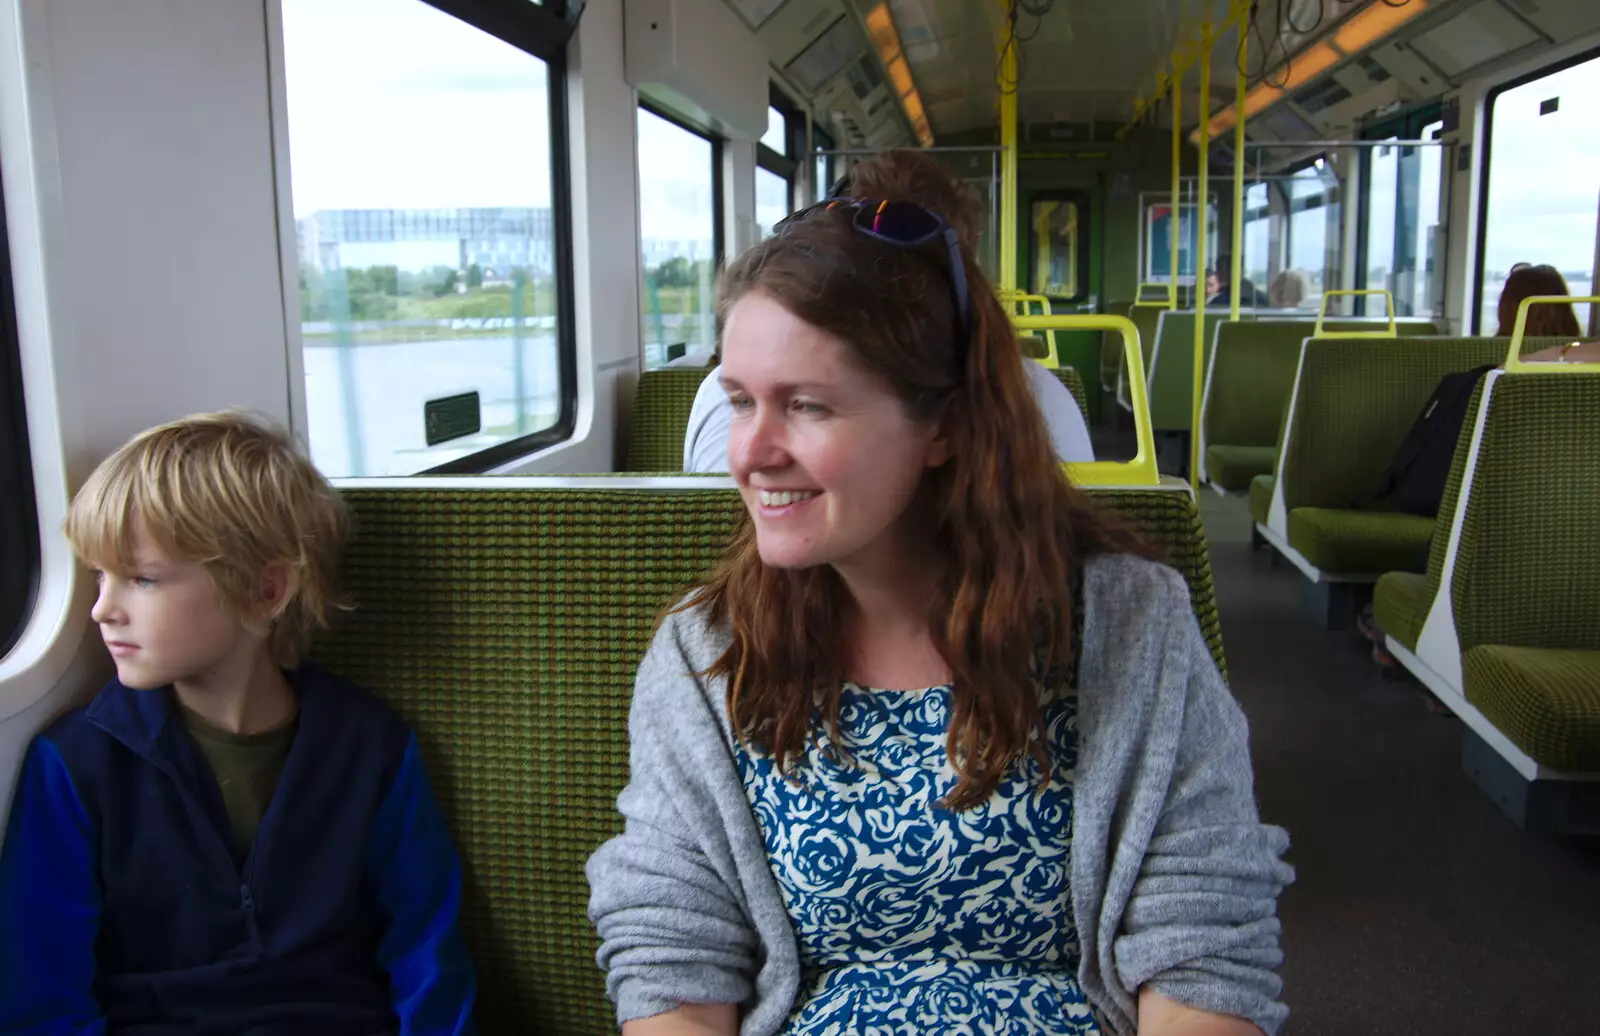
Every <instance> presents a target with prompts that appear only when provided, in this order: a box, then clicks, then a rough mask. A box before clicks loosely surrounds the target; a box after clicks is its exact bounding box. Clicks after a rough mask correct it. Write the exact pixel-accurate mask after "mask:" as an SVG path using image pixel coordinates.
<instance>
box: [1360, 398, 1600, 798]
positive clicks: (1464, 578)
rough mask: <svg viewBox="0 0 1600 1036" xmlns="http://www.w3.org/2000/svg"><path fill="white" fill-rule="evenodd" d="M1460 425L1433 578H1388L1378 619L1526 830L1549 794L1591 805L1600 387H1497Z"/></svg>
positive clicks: (1595, 767)
mask: <svg viewBox="0 0 1600 1036" xmlns="http://www.w3.org/2000/svg"><path fill="white" fill-rule="evenodd" d="M1469 413H1471V414H1472V420H1473V423H1472V424H1471V425H1468V426H1467V427H1466V428H1464V429H1463V435H1462V441H1461V443H1460V444H1459V445H1458V448H1457V450H1456V454H1455V458H1454V461H1453V463H1452V468H1451V474H1450V477H1449V481H1448V482H1447V484H1446V489H1445V497H1444V503H1443V506H1442V507H1441V510H1440V513H1439V522H1440V535H1439V536H1437V537H1435V541H1434V546H1433V550H1432V551H1431V552H1430V556H1429V563H1428V571H1427V574H1426V575H1425V576H1421V577H1415V576H1413V577H1411V578H1404V577H1396V576H1394V575H1385V576H1384V577H1383V578H1382V579H1380V580H1379V583H1378V587H1377V594H1376V596H1375V599H1374V606H1375V612H1376V618H1377V621H1378V624H1379V626H1380V627H1381V628H1382V629H1383V630H1384V632H1385V634H1386V635H1387V637H1388V643H1389V646H1390V649H1391V650H1392V651H1393V652H1394V654H1395V656H1396V657H1397V658H1398V659H1399V660H1400V661H1401V663H1402V664H1404V665H1405V666H1406V667H1407V668H1408V669H1410V670H1411V671H1412V672H1413V673H1415V674H1416V675H1417V676H1418V678H1419V679H1421V680H1422V681H1423V682H1424V683H1425V684H1426V685H1427V686H1428V687H1429V688H1430V689H1431V690H1433V692H1434V693H1435V694H1436V695H1437V696H1438V697H1439V699H1440V700H1441V701H1443V702H1444V703H1445V704H1446V705H1448V706H1450V708H1452V709H1453V710H1455V711H1456V713H1457V714H1458V715H1460V716H1461V718H1462V720H1463V721H1464V722H1465V724H1466V725H1467V727H1468V728H1469V729H1468V732H1467V738H1468V746H1469V755H1473V756H1474V758H1476V759H1477V760H1478V762H1477V763H1476V764H1475V765H1474V766H1472V767H1469V770H1470V772H1472V773H1473V774H1474V776H1475V777H1477V778H1479V780H1480V783H1483V784H1485V785H1486V787H1489V788H1490V790H1491V791H1492V793H1493V795H1494V797H1495V798H1496V800H1497V801H1499V802H1500V803H1501V804H1502V806H1504V807H1505V808H1507V810H1508V812H1511V813H1512V815H1513V816H1514V817H1515V818H1517V819H1518V820H1519V822H1520V821H1528V820H1529V818H1530V817H1531V816H1534V815H1535V814H1538V813H1539V810H1538V809H1537V808H1535V806H1534V805H1533V804H1534V803H1536V802H1537V801H1538V800H1539V799H1540V796H1542V795H1547V794H1548V793H1547V792H1546V791H1545V788H1547V787H1548V786H1549V785H1551V783H1552V782H1554V783H1555V784H1561V783H1563V782H1564V781H1565V782H1566V783H1568V784H1569V785H1571V781H1570V779H1571V778H1572V777H1573V776H1574V775H1588V776H1589V777H1590V778H1591V780H1589V781H1587V782H1585V781H1580V782H1578V783H1579V784H1583V785H1584V786H1586V787H1591V792H1592V790H1594V789H1600V784H1594V783H1593V781H1592V777H1594V776H1596V775H1600V583H1597V582H1596V581H1595V579H1594V573H1595V572H1596V571H1600V439H1597V438H1596V437H1595V435H1594V415H1595V414H1596V413H1600V374H1597V373H1585V372H1582V371H1570V372H1569V371H1559V372H1549V371H1545V372H1540V373H1527V374H1521V373H1506V372H1504V371H1493V372H1491V373H1490V374H1489V376H1488V377H1487V378H1485V379H1484V382H1483V384H1482V385H1480V387H1479V389H1478V390H1477V394H1476V395H1475V396H1474V399H1473V403H1472V407H1471V410H1470V411H1469ZM1496 756H1498V757H1499V760H1498V761H1497V760H1496V759H1495V758H1494V757H1496ZM1497 766H1498V767H1499V768H1500V769H1501V770H1502V771H1503V772H1502V774H1501V776H1500V777H1499V778H1498V779H1495V778H1492V777H1489V778H1486V777H1483V776H1482V775H1483V774H1485V773H1489V774H1491V775H1492V774H1493V773H1494V772H1495V770H1496V767H1497ZM1510 774H1514V775H1516V779H1512V778H1511V777H1510V776H1507V775H1510ZM1491 785H1492V787H1491ZM1541 785H1543V786H1544V787H1541ZM1571 786H1573V787H1575V786H1576V785H1571ZM1563 801H1565V800H1563ZM1548 812H1549V811H1548V810H1546V813H1547V814H1548ZM1549 819H1550V818H1549V816H1548V815H1546V816H1545V817H1544V820H1547V821H1548V820H1549ZM1530 822H1531V821H1530ZM1540 826H1544V825H1543V824H1541V825H1540ZM1551 826H1560V823H1559V821H1557V822H1553V823H1552V824H1551Z"/></svg>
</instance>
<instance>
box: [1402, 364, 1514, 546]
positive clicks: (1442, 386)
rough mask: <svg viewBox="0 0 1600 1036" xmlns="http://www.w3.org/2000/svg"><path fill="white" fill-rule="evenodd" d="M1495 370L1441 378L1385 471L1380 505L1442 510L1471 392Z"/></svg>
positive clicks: (1415, 510)
mask: <svg viewBox="0 0 1600 1036" xmlns="http://www.w3.org/2000/svg"><path fill="white" fill-rule="evenodd" d="M1492 370H1494V366H1493V365H1492V364H1490V365H1486V366H1483V367H1474V368H1473V369H1472V370H1469V371H1458V372H1457V373H1455V374H1446V375H1445V376H1444V378H1443V379H1441V380H1440V382H1439V386H1438V387H1437V388H1435V389H1434V390H1433V395H1431V396H1429V397H1428V402H1427V403H1426V404H1424V406H1423V408H1422V413H1421V414H1420V415H1418V417H1417V419H1416V421H1415V422H1413V423H1412V425H1411V430H1410V431H1409V432H1407V433H1406V437H1405V439H1404V441H1402V442H1401V443H1400V448H1399V449H1398V450H1396V451H1395V454H1394V459H1393V460H1392V461H1390V462H1389V469H1388V470H1387V471H1385V472H1384V473H1383V482H1382V484H1381V485H1380V486H1379V487H1378V496H1377V500H1376V502H1375V503H1376V506H1377V507H1380V508H1382V509H1383V510H1386V511H1404V512H1406V513H1407V514H1419V515H1422V516H1423V517H1425V518H1432V517H1434V516H1435V515H1437V514H1438V513H1439V498H1440V497H1442V496H1444V484H1445V480H1446V479H1448V478H1449V477H1450V462H1451V460H1452V459H1453V458H1454V457H1455V452H1456V440H1458V439H1460V438H1461V427H1462V425H1464V424H1465V423H1466V420H1467V406H1468V405H1469V404H1470V403H1471V402H1472V390H1473V389H1474V388H1476V387H1477V384H1478V382H1479V381H1480V380H1481V379H1482V378H1483V376H1484V375H1485V374H1487V373H1488V372H1489V371H1492Z"/></svg>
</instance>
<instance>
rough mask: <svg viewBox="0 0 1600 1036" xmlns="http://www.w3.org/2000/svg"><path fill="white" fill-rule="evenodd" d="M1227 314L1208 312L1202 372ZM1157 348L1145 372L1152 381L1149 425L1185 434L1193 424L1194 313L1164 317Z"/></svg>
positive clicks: (1184, 312) (1158, 333) (1157, 428)
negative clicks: (1215, 334)
mask: <svg viewBox="0 0 1600 1036" xmlns="http://www.w3.org/2000/svg"><path fill="white" fill-rule="evenodd" d="M1224 316H1226V313H1225V312H1224V313H1217V312H1214V311H1213V312H1208V313H1206V318H1205V329H1204V331H1203V332H1202V334H1203V335H1204V339H1203V341H1204V349H1203V351H1202V355H1201V360H1200V369H1201V371H1202V372H1204V370H1205V365H1206V363H1207V361H1208V360H1209V359H1210V358H1211V341H1212V335H1213V333H1214V332H1215V331H1216V327H1217V324H1218V323H1220V322H1221V320H1222V318H1223V317H1224ZM1157 335H1158V336H1159V339H1158V344H1157V348H1156V349H1155V350H1154V351H1153V352H1152V354H1151V358H1150V361H1149V362H1148V363H1146V365H1145V367H1146V370H1147V371H1148V372H1149V377H1150V422H1151V425H1152V426H1153V427H1154V428H1155V430H1156V431H1158V432H1186V431H1188V430H1189V427H1190V425H1191V424H1193V423H1194V311H1193V310H1173V311H1170V312H1168V313H1166V314H1164V315H1163V316H1162V317H1161V326H1160V327H1159V328H1158V329H1157Z"/></svg>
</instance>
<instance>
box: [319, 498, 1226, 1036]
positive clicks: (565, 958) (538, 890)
mask: <svg viewBox="0 0 1600 1036" xmlns="http://www.w3.org/2000/svg"><path fill="white" fill-rule="evenodd" d="M344 496H345V499H346V500H347V501H348V503H349V505H350V507H351V509H352V511H353V512H354V514H355V518H356V527H357V533H356V535H355V536H354V538H353V539H352V541H351V543H350V546H349V549H348V550H347V552H346V555H345V561H344V582H345V586H346V589H347V590H348V591H349V592H350V595H351V597H352V598H353V599H354V600H355V602H356V609H355V610H354V611H352V612H351V613H350V614H349V615H348V616H346V617H345V619H344V621H342V622H341V624H340V626H339V628H338V629H337V631H335V632H334V633H333V634H331V635H329V636H327V637H324V638H322V640H321V641H320V642H319V643H318V644H317V645H316V648H315V650H314V652H313V654H314V657H315V658H317V660H318V661H320V662H322V663H324V664H325V665H327V666H329V667H330V668H332V669H333V670H335V671H337V672H339V673H342V674H343V675H345V676H347V677H349V678H350V679H352V680H355V681H356V682H357V683H360V684H361V685H363V686H365V687H367V688H369V689H371V690H372V691H374V692H375V693H378V694H380V695H382V696H383V697H384V698H385V699H386V700H387V701H389V702H390V703H391V704H392V705H393V706H394V707H395V708H396V709H397V710H398V711H399V712H400V714H401V715H402V716H403V717H405V719H406V721H407V722H408V723H410V724H411V726H412V728H413V729H414V730H415V731H416V732H417V737H418V740H419V741H420V743H421V746H422V752H423V756H424V759H425V760H426V763H427V768H428V775H429V778H430V780H431V782H432V784H433V787H434V790H435V792H436V794H437V796H438V798H439V804H440V808H441V809H442V811H443V813H444V815H445V818H446V820H447V822H448V823H449V825H450V830H451V831H452V833H453V834H454V836H455V841H456V846H457V848H458V850H459V851H460V854H461V858H462V868H463V873H464V877H465V890H464V895H463V900H462V909H461V923H462V929H463V932H464V934H465V936H466V940H467V944H468V948H469V950H470V951H471V954H472V958H473V961H474V962H475V963H476V965H477V968H478V979H479V993H478V1006H477V1010H476V1012H475V1013H476V1018H477V1021H478V1024H479V1026H480V1027H481V1029H482V1030H483V1031H484V1032H486V1033H525V1032H549V1033H562V1034H563V1036H590V1034H592V1036H601V1034H615V1032H616V1023H615V1020H614V1019H615V1016H614V1014H613V1011H612V1008H611V1006H610V1004H609V1003H608V1002H607V1001H606V998H605V992H604V983H603V976H602V974H601V972H600V970H599V969H598V968H597V967H595V963H594V953H595V950H596V948H597V945H596V940H595V936H594V932H593V929H592V928H591V927H590V925H589V922H588V919H587V916H586V908H587V903H588V885H587V882H586V880H585V877H584V870H583V867H584V862H585V861H586V860H587V859H588V857H589V854H590V853H592V852H593V851H594V849H595V848H596V847H597V846H599V845H600V843H601V842H602V841H604V840H605V839H606V838H608V837H610V836H611V835H612V834H614V833H615V832H616V831H617V830H619V829H620V826H621V819H620V817H619V816H618V814H617V812H616V796H617V793H618V792H619V791H620V790H621V788H622V786H623V784H624V782H625V781H626V779H627V772H628V751H627V717H628V708H629V702H630V700H631V695H632V687H633V678H634V671H635V668H636V667H637V665H638V662H639V659H640V657H641V656H642V655H643V653H644V649H645V646H646V644H647V643H648V642H649V638H650V635H651V631H652V629H653V627H654V622H655V619H656V616H657V615H658V613H659V612H660V610H661V608H662V607H663V606H664V605H666V604H667V603H669V602H671V601H672V600H674V599H676V598H677V597H678V596H679V595H681V594H682V593H683V592H684V591H685V590H686V589H688V588H689V587H691V586H693V585H695V584H696V583H697V582H698V581H699V580H700V578H701V577H702V576H703V574H704V573H705V572H706V571H707V570H708V569H709V568H710V567H711V565H712V564H713V563H714V562H715V561H716V560H717V559H719V558H720V557H721V556H722V553H723V551H724V549H725V547H726V544H727V542H728V538H729V536H730V534H731V533H732V531H733V529H734V528H735V526H736V523H737V521H738V519H739V516H740V514H741V513H742V512H741V505H740V503H739V498H738V495H737V493H735V492H733V491H731V490H699V489H692V490H681V491H661V490H634V489H579V490H562V489H549V488H537V489H509V490H505V489H481V490H477V489H438V490H434V489H409V488H408V489H351V490H347V491H346V492H345V494H344ZM1090 497H1091V499H1092V500H1093V501H1094V502H1095V503H1096V505H1098V506H1101V507H1106V508H1111V509H1113V510H1114V511H1115V512H1116V513H1117V514H1118V515H1119V516H1121V517H1122V518H1123V519H1124V520H1125V521H1126V522H1127V523H1128V524H1130V525H1131V526H1132V527H1133V528H1134V529H1135V530H1136V531H1138V532H1139V533H1141V534H1142V535H1144V536H1145V537H1146V538H1147V539H1148V540H1150V541H1151V542H1153V543H1155V544H1156V545H1158V546H1160V547H1162V548H1163V549H1164V550H1165V551H1166V552H1167V555H1168V561H1169V563H1171V564H1172V565H1173V566H1174V567H1175V568H1177V569H1178V570H1179V571H1180V572H1182V573H1183V575H1184V577H1185V578H1186V580H1187V581H1188V583H1189V588H1190V592H1191V595H1192V599H1193V603H1194V607H1195V612H1196V616H1197V618H1198V620H1199V622H1200V626H1201V629H1202V630H1203V631H1204V632H1205V636H1206V640H1207V643H1208V644H1209V645H1210V647H1211V650H1212V652H1213V654H1214V656H1215V658H1216V660H1217V664H1218V666H1219V668H1220V667H1222V666H1223V664H1224V663H1223V657H1222V637H1221V630H1220V627H1219V624H1218V620H1217V610H1216V600H1215V597H1214V594H1213V590H1212V583H1211V564H1210V556H1209V554H1208V552H1207V549H1206V542H1205V534H1204V530H1203V529H1202V527H1201V525H1200V520H1199V514H1198V511H1197V510H1196V508H1195V506H1194V502H1193V501H1192V500H1191V499H1190V497H1189V495H1188V494H1187V493H1182V492H1170V491H1157V490H1105V491H1092V492H1091V493H1090ZM1223 672H1224V674H1226V670H1225V669H1224V670H1223Z"/></svg>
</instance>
